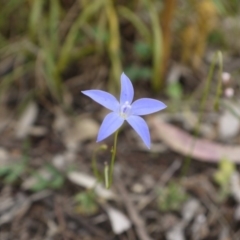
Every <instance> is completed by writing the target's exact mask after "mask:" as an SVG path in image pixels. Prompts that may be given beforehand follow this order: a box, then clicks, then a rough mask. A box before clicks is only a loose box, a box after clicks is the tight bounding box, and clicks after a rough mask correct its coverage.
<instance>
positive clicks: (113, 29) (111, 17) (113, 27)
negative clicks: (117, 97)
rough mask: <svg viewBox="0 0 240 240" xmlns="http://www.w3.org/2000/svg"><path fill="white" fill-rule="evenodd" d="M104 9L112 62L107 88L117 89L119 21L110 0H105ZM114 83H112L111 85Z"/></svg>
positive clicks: (120, 69)
mask: <svg viewBox="0 0 240 240" xmlns="http://www.w3.org/2000/svg"><path fill="white" fill-rule="evenodd" d="M105 10H106V14H107V18H108V24H109V34H110V39H109V45H108V51H109V57H110V61H111V64H112V69H111V77H112V78H113V81H109V90H110V91H112V92H113V91H118V90H119V88H120V86H119V76H120V75H121V72H122V63H121V60H120V33H119V22H118V16H117V13H116V9H115V8H114V5H113V1H112V0H106V5H105ZM113 84H114V85H113Z"/></svg>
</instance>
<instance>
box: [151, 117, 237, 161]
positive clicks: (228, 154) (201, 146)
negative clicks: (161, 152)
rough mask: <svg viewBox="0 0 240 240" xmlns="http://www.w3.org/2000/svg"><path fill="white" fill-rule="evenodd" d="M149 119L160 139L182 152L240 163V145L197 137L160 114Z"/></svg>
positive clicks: (206, 159)
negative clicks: (165, 119) (166, 120)
mask: <svg viewBox="0 0 240 240" xmlns="http://www.w3.org/2000/svg"><path fill="white" fill-rule="evenodd" d="M147 121H148V124H149V126H150V128H152V130H153V131H155V134H156V136H158V138H159V140H162V141H163V142H164V143H165V144H166V145H167V146H168V147H169V148H171V149H172V150H174V151H176V152H178V153H180V154H183V155H190V156H191V157H193V158H195V159H198V160H201V161H206V162H218V161H220V159H222V158H223V157H225V158H227V159H229V160H230V161H233V162H235V163H240V146H226V145H223V144H220V143H215V142H213V141H209V140H206V139H202V138H195V137H194V136H192V135H190V134H189V133H187V132H185V131H184V130H181V129H180V128H178V127H175V126H173V125H172V124H169V123H166V122H164V121H163V120H162V119H161V118H160V116H159V115H155V116H151V117H149V118H148V120H147Z"/></svg>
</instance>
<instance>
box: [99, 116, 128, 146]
mask: <svg viewBox="0 0 240 240" xmlns="http://www.w3.org/2000/svg"><path fill="white" fill-rule="evenodd" d="M123 122H124V120H123V118H121V117H120V116H119V115H118V114H117V113H115V112H111V113H109V114H108V115H107V116H106V117H105V118H104V120H103V122H102V125H101V127H100V129H99V132H98V137H97V142H99V141H102V140H103V139H104V138H106V137H108V136H109V135H111V134H112V133H114V132H115V131H116V130H117V129H118V128H120V127H121V126H122V124H123Z"/></svg>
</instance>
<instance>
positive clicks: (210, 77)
mask: <svg viewBox="0 0 240 240" xmlns="http://www.w3.org/2000/svg"><path fill="white" fill-rule="evenodd" d="M217 61H218V62H219V78H218V86H217V91H216V97H215V101H214V108H216V106H218V101H219V97H220V94H221V91H222V84H221V82H222V78H221V76H222V65H223V64H222V62H223V60H222V53H221V52H220V51H217V52H216V53H215V55H214V58H213V61H212V63H211V66H210V69H209V72H208V76H207V81H206V83H205V87H204V90H203V95H202V99H201V102H200V109H199V114H198V122H197V124H196V126H195V129H194V141H193V142H192V146H191V148H190V152H189V154H188V155H187V156H186V158H185V160H184V164H183V167H182V176H185V175H186V173H187V171H188V169H189V166H190V164H191V160H192V158H191V152H192V150H193V148H194V146H195V143H196V138H197V136H198V134H199V130H200V126H201V123H202V118H203V111H204V108H205V106H206V103H207V98H208V95H209V92H210V85H211V83H212V80H213V73H214V69H215V67H216V65H217Z"/></svg>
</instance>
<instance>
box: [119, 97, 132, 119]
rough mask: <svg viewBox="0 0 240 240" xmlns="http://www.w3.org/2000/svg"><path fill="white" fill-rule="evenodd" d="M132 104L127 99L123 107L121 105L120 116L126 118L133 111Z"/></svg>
mask: <svg viewBox="0 0 240 240" xmlns="http://www.w3.org/2000/svg"><path fill="white" fill-rule="evenodd" d="M131 108H132V107H131V105H130V104H129V102H128V101H126V102H125V103H124V104H123V105H122V106H121V107H120V116H121V117H122V118H124V119H126V118H127V117H128V116H129V115H130V113H131Z"/></svg>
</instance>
